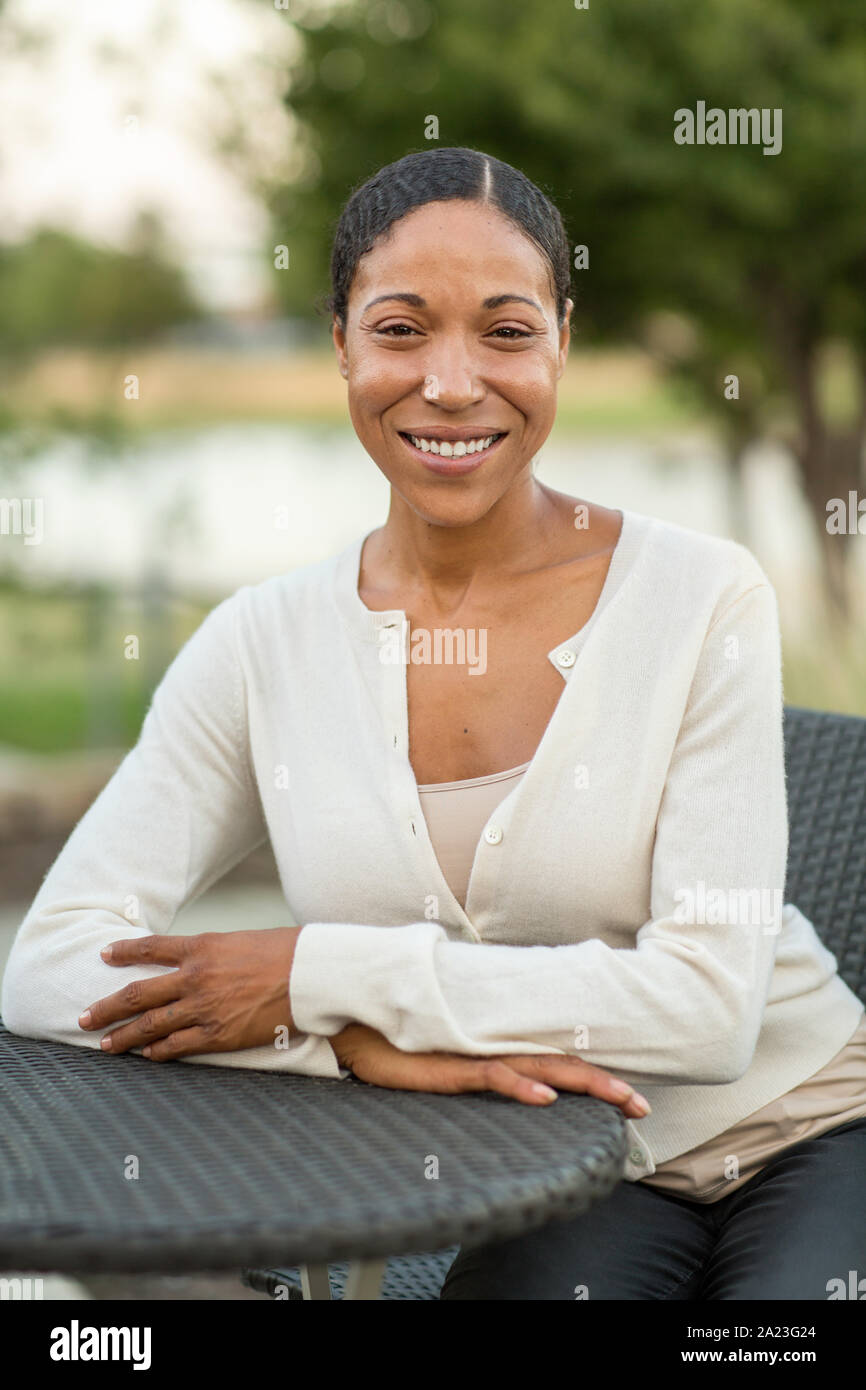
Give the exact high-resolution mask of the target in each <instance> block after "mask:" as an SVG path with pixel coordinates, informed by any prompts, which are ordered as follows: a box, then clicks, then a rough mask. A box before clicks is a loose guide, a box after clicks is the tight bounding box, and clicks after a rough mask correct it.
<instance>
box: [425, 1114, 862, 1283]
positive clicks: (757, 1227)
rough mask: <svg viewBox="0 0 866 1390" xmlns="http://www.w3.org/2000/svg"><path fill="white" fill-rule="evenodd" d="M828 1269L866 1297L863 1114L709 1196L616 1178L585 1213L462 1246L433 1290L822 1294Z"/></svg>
mask: <svg viewBox="0 0 866 1390" xmlns="http://www.w3.org/2000/svg"><path fill="white" fill-rule="evenodd" d="M851 1271H854V1274H853V1276H852V1274H851ZM831 1280H841V1281H842V1283H843V1285H844V1289H845V1292H844V1294H843V1295H842V1296H844V1297H848V1298H850V1297H852V1294H851V1292H850V1286H851V1285H853V1286H854V1288H855V1289H856V1287H857V1285H858V1283H859V1281H860V1280H862V1281H863V1282H862V1285H861V1286H860V1288H859V1291H858V1293H857V1296H858V1297H859V1298H861V1299H864V1300H866V1119H860V1120H851V1121H849V1122H848V1124H842V1125H838V1126H837V1127H836V1128H835V1129H831V1130H827V1131H826V1133H824V1134H820V1135H818V1137H817V1138H815V1139H805V1140H803V1141H802V1142H801V1143H799V1144H795V1145H792V1147H791V1148H789V1149H786V1150H785V1151H784V1152H783V1153H781V1154H779V1155H777V1156H776V1157H775V1158H773V1159H771V1160H770V1161H769V1162H768V1163H767V1164H766V1165H765V1166H764V1167H763V1168H762V1169H761V1171H760V1172H758V1173H756V1174H755V1175H754V1177H752V1178H750V1179H749V1181H748V1182H747V1183H744V1184H743V1186H742V1187H740V1188H737V1189H736V1190H735V1191H734V1192H731V1193H730V1194H729V1195H728V1196H727V1197H722V1198H720V1199H719V1201H717V1202H710V1203H702V1202H693V1201H689V1200H688V1199H686V1198H683V1197H675V1196H671V1195H669V1194H667V1193H663V1192H661V1191H659V1190H658V1189H657V1188H652V1187H648V1186H647V1185H646V1184H645V1183H641V1182H627V1181H625V1180H623V1181H622V1182H621V1183H619V1185H618V1186H617V1187H616V1188H614V1190H613V1192H612V1193H611V1194H610V1195H609V1196H608V1197H607V1198H606V1199H605V1200H604V1201H602V1202H598V1203H596V1205H595V1206H593V1207H591V1208H590V1209H589V1211H587V1212H585V1213H584V1215H583V1216H578V1217H575V1218H574V1219H572V1220H569V1221H552V1222H549V1223H548V1225H546V1226H543V1227H542V1228H541V1230H538V1231H533V1232H530V1234H528V1235H522V1236H516V1237H514V1238H513V1239H509V1240H504V1241H495V1242H487V1243H485V1244H484V1245H476V1246H461V1248H460V1251H459V1253H458V1255H457V1258H456V1259H455V1261H454V1263H453V1264H452V1266H451V1268H450V1270H449V1271H448V1274H447V1276H446V1278H445V1282H444V1284H443V1286H442V1292H441V1294H440V1298H442V1299H450V1298H467V1299H500V1298H507V1299H535V1298H538V1299H578V1298H581V1299H583V1298H588V1299H590V1300H592V1299H600V1298H602V1299H684V1300H688V1301H695V1300H704V1299H754V1300H757V1301H763V1300H764V1299H786V1300H787V1299H812V1300H815V1299H819V1300H827V1299H828V1298H829V1297H830V1295H831V1293H832V1292H834V1290H837V1289H838V1287H839V1286H838V1285H833V1284H831V1283H830V1281H831ZM828 1285H829V1287H828ZM836 1296H837V1297H838V1296H839V1294H838V1293H837V1295H836Z"/></svg>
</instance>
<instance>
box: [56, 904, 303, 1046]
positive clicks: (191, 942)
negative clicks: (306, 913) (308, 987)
mask: <svg viewBox="0 0 866 1390" xmlns="http://www.w3.org/2000/svg"><path fill="white" fill-rule="evenodd" d="M302 930H303V928H302V927H273V928H271V929H270V930H265V931H234V932H202V933H201V934H200V935H197V936H162V935H152V936H140V937H132V938H127V939H124V940H121V941H113V942H112V943H111V945H110V947H106V948H105V950H108V951H110V955H109V956H106V954H105V950H103V951H102V952H101V955H102V958H103V960H107V963H108V964H109V965H173V966H176V969H175V970H173V971H172V972H171V974H164V975H157V976H154V977H153V978H152V979H149V980H132V981H130V983H129V984H128V985H125V986H124V987H123V989H120V990H118V991H117V993H116V994H109V995H107V996H106V997H105V998H104V999H100V1000H98V1001H97V1003H95V1004H91V1005H90V1008H89V1009H88V1010H86V1011H85V1013H83V1014H82V1015H81V1017H80V1018H79V1020H78V1021H79V1024H80V1026H81V1027H82V1028H84V1029H99V1028H105V1027H106V1026H107V1025H108V1024H111V1023H116V1022H117V1021H118V1020H120V1019H124V1018H126V1019H128V1018H131V1017H132V1015H133V1014H137V1015H138V1017H137V1018H135V1019H134V1020H133V1021H132V1022H131V1023H125V1024H124V1025H123V1026H122V1027H121V1028H115V1029H114V1030H113V1031H112V1032H111V1033H108V1034H106V1036H105V1038H103V1039H102V1047H103V1049H104V1050H105V1051H108V1052H128V1051H129V1049H130V1048H133V1047H144V1049H145V1051H144V1055H145V1056H148V1057H150V1058H151V1059H152V1060H153V1061H156V1062H162V1061H167V1060H169V1059H171V1058H174V1057H187V1056H189V1055H190V1054H191V1053H197V1052H234V1051H236V1050H237V1049H239V1048H244V1047H258V1046H260V1045H262V1044H267V1043H270V1044H273V1043H274V1042H275V1039H276V1038H277V1036H278V1035H281V1036H282V1037H285V1036H288V1037H295V1036H297V1033H298V1030H297V1029H296V1028H295V1025H294V1020H293V1018H292V1013H291V1008H290V1004H289V975H290V973H291V969H292V960H293V958H294V954H295V946H296V944H297V940H298V936H299V935H300V933H301V931H302ZM88 1014H89V1018H88V1017H87V1015H88ZM286 1029H287V1030H288V1033H287V1034H286V1032H285V1031H284V1030H286ZM106 1041H108V1042H109V1046H107V1047H106Z"/></svg>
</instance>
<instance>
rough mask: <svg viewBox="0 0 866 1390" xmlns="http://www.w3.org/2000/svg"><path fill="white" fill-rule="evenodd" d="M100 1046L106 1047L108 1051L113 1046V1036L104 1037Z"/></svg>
mask: <svg viewBox="0 0 866 1390" xmlns="http://www.w3.org/2000/svg"><path fill="white" fill-rule="evenodd" d="M99 1046H100V1047H102V1048H104V1049H105V1051H106V1052H107V1051H108V1049H109V1048H110V1047H111V1038H107V1037H106V1038H103V1039H102V1042H101V1043H100V1044H99Z"/></svg>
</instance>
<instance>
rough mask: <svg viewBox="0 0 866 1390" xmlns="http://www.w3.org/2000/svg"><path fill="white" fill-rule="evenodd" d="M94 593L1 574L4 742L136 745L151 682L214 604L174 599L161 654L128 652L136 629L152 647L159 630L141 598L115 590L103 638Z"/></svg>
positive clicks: (46, 749)
mask: <svg viewBox="0 0 866 1390" xmlns="http://www.w3.org/2000/svg"><path fill="white" fill-rule="evenodd" d="M99 602H100V605H102V604H103V603H104V598H103V597H102V596H100V599H99ZM93 603H94V596H93V594H92V593H90V592H88V591H87V590H82V591H80V592H78V593H75V592H70V591H69V589H68V587H65V588H64V589H63V590H51V589H49V590H46V591H38V590H33V589H27V588H24V587H23V586H19V585H18V583H17V582H16V581H15V580H14V579H12V580H10V579H8V578H7V579H5V580H3V581H0V673H2V674H0V745H2V744H6V745H7V746H11V747H15V748H20V749H25V750H28V751H31V752H39V753H60V752H66V751H71V750H74V749H82V748H85V747H94V746H102V745H107V746H124V747H131V746H132V744H133V743H134V742H135V741H136V739H137V737H138V733H139V730H140V728H141V723H142V720H143V718H144V715H145V713H146V710H147V707H148V704H149V703H150V695H151V692H152V688H153V686H154V685H155V684H156V682H157V681H158V679H159V677H160V675H161V674H162V671H163V670H164V668H165V666H166V665H167V664H168V662H169V661H170V660H171V657H172V656H173V655H174V653H175V651H177V650H178V649H179V648H180V646H181V645H182V643H183V642H184V641H185V640H186V638H187V637H188V636H189V635H190V634H191V633H192V632H193V631H194V629H195V628H196V627H197V626H198V624H199V623H200V622H201V621H202V619H203V618H204V616H205V614H206V613H207V612H208V608H209V606H210V605H208V604H207V603H191V602H187V601H184V602H180V601H175V602H171V603H169V604H168V605H167V606H166V609H165V612H164V614H163V616H162V619H161V628H160V633H159V643H158V648H157V651H156V654H155V656H154V657H152V658H151V660H150V661H148V662H145V661H143V660H141V659H139V660H127V659H126V657H125V656H124V639H125V637H126V636H127V635H128V634H130V633H136V634H138V635H139V636H140V638H141V639H142V648H144V643H145V642H146V641H147V636H146V634H147V633H148V632H149V631H150V630H151V627H152V619H151V617H150V616H149V615H148V613H146V612H145V609H144V606H143V605H142V603H141V602H139V601H137V600H136V599H135V598H128V597H126V596H124V595H119V596H117V597H115V598H112V597H109V600H108V608H107V611H106V614H105V618H104V622H103V625H102V627H101V630H100V631H99V633H98V639H97V641H96V642H94V629H93V622H92V618H93ZM151 640H152V639H151Z"/></svg>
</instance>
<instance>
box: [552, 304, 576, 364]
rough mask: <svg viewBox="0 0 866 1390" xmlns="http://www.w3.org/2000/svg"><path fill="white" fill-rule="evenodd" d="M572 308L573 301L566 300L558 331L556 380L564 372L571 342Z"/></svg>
mask: <svg viewBox="0 0 866 1390" xmlns="http://www.w3.org/2000/svg"><path fill="white" fill-rule="evenodd" d="M573 308H574V300H573V299H567V300H566V301H565V318H564V319H563V321H562V327H561V328H560V330H559V368H558V370H557V373H556V375H557V379H558V378H559V377H561V376H562V373H563V372H564V371H565V362H566V358H567V357H568V348H569V344H570V342H571V311H572V309H573Z"/></svg>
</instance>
